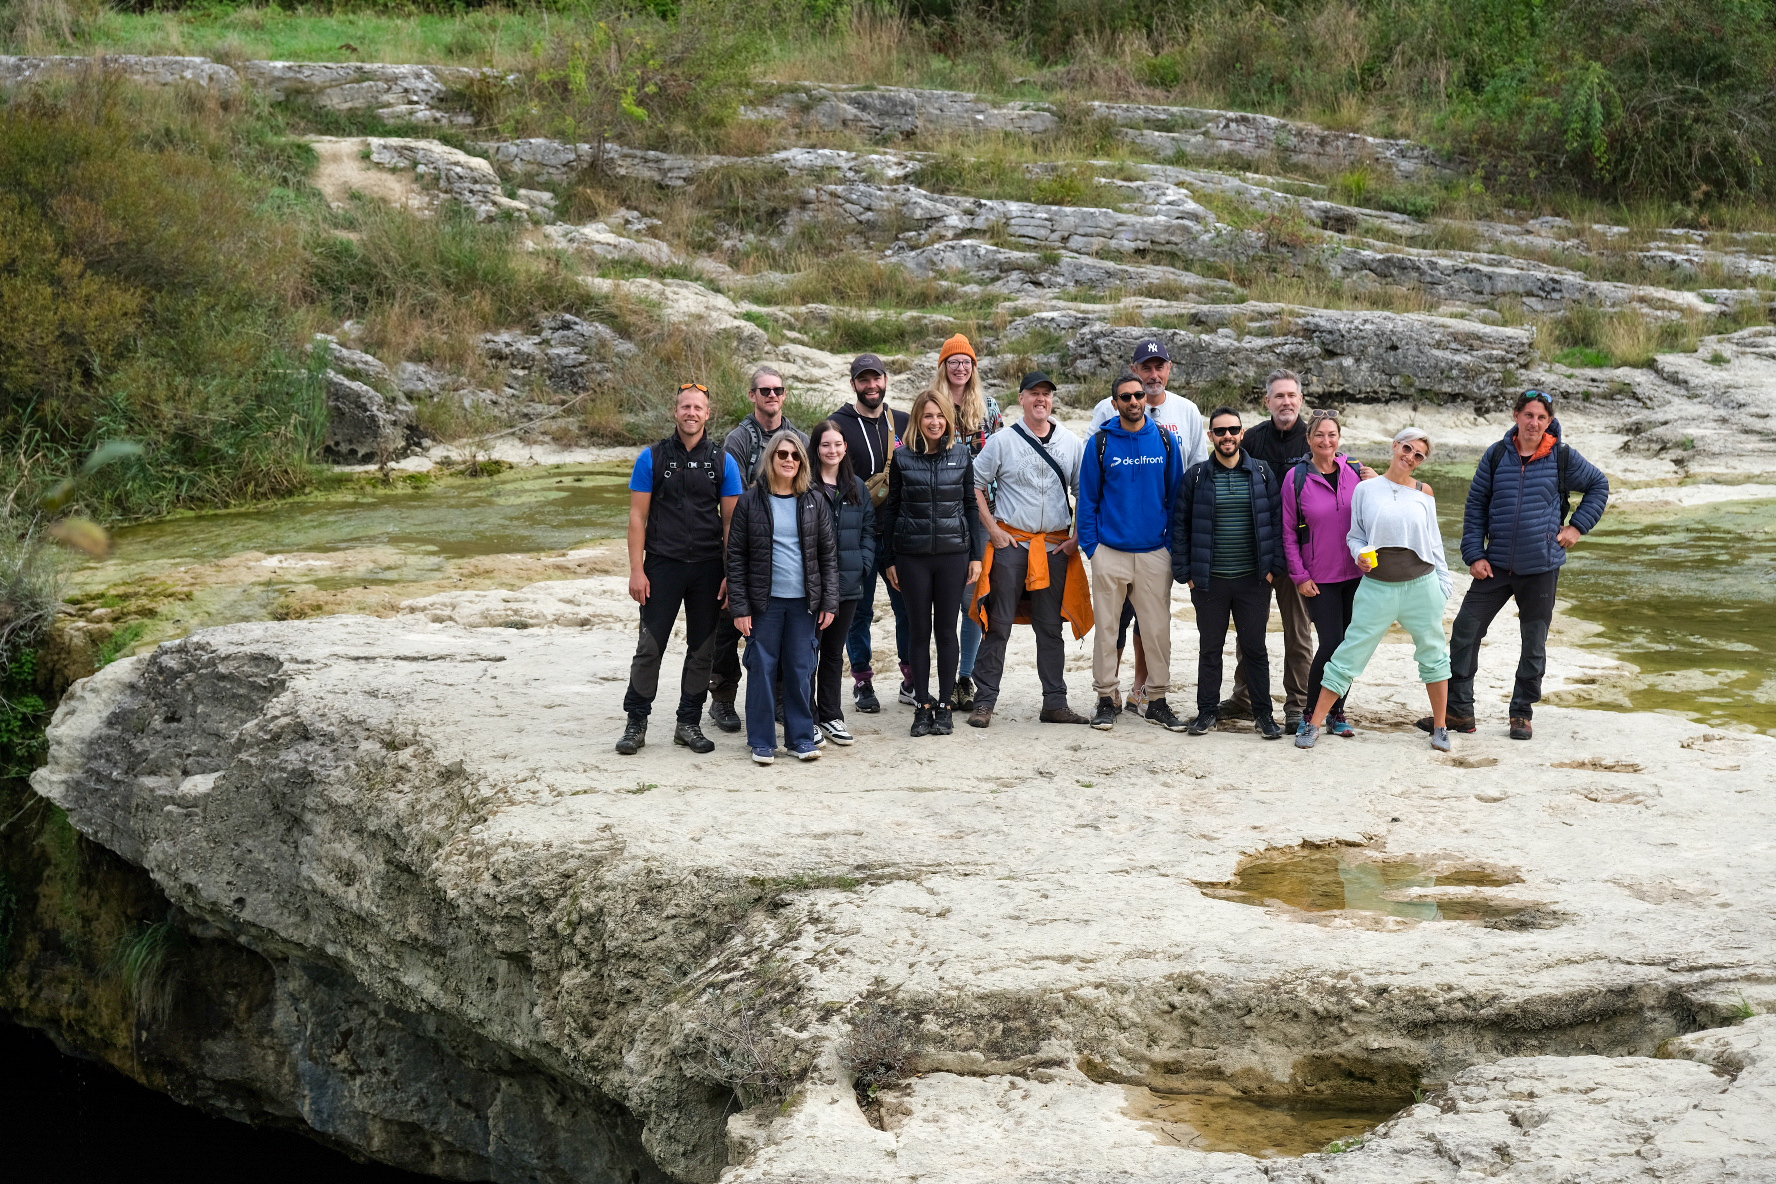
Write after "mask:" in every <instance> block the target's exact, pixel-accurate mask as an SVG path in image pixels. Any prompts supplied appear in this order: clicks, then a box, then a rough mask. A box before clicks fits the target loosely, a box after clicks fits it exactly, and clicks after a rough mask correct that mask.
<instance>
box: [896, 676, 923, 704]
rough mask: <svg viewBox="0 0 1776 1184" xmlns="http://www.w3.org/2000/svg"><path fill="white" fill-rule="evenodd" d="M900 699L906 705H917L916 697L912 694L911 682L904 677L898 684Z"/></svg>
mask: <svg viewBox="0 0 1776 1184" xmlns="http://www.w3.org/2000/svg"><path fill="white" fill-rule="evenodd" d="M900 701H901V702H902V703H905V704H906V705H907V706H908V707H917V706H918V705H919V700H918V697H917V696H916V695H914V694H913V684H912V683H910V682H907V681H906V680H905V679H902V680H901V684H900Z"/></svg>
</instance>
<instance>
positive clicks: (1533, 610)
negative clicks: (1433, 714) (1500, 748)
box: [1419, 391, 1609, 740]
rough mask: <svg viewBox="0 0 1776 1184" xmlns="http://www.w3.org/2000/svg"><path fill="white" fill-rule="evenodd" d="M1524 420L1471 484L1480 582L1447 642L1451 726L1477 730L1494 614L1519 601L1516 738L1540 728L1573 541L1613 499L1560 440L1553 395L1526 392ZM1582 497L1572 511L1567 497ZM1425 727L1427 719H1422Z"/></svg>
mask: <svg viewBox="0 0 1776 1184" xmlns="http://www.w3.org/2000/svg"><path fill="white" fill-rule="evenodd" d="M1512 411H1513V415H1514V418H1515V419H1516V420H1517V423H1516V426H1515V427H1513V428H1512V429H1511V430H1510V431H1508V432H1506V433H1505V438H1504V439H1503V440H1500V441H1499V442H1498V443H1496V444H1494V445H1493V446H1492V447H1491V448H1488V449H1487V450H1486V451H1485V453H1483V454H1482V455H1481V457H1480V463H1479V465H1478V466H1476V468H1475V470H1474V482H1473V484H1472V485H1469V486H1468V505H1467V510H1466V512H1465V514H1464V515H1463V518H1462V560H1463V562H1465V563H1466V564H1467V565H1468V572H1469V573H1470V574H1471V575H1472V576H1473V577H1474V582H1473V583H1472V584H1470V585H1469V586H1468V594H1467V595H1466V596H1465V597H1463V598H1462V606H1461V611H1460V612H1459V613H1457V614H1456V617H1455V628H1454V630H1453V631H1452V633H1451V636H1450V641H1449V666H1450V677H1449V730H1450V731H1452V732H1472V731H1474V729H1475V727H1476V726H1477V725H1476V724H1475V722H1474V675H1475V673H1476V672H1478V670H1479V668H1480V642H1481V641H1482V640H1483V639H1484V638H1485V637H1486V630H1487V627H1488V626H1490V625H1491V624H1492V619H1493V618H1494V617H1496V616H1497V615H1498V614H1499V610H1500V609H1502V608H1504V607H1505V602H1506V601H1509V600H1515V601H1516V602H1517V625H1518V629H1519V631H1520V632H1521V633H1522V635H1523V649H1522V652H1521V653H1520V654H1519V656H1518V659H1517V685H1516V687H1515V688H1514V689H1513V691H1512V693H1511V739H1513V740H1528V739H1529V738H1530V737H1531V736H1532V735H1534V725H1533V724H1532V723H1531V712H1532V710H1533V705H1534V704H1535V702H1536V701H1537V700H1538V699H1540V698H1541V697H1542V675H1543V673H1544V672H1545V671H1546V670H1547V667H1548V626H1549V625H1550V624H1552V623H1553V620H1554V596H1555V592H1556V588H1557V585H1558V584H1559V581H1560V568H1561V565H1562V564H1564V563H1565V562H1566V550H1567V548H1568V547H1571V546H1572V545H1573V544H1574V543H1576V542H1578V541H1579V539H1580V538H1581V537H1582V536H1584V535H1587V534H1590V533H1591V530H1592V528H1593V527H1595V526H1596V525H1597V522H1598V520H1599V519H1600V518H1602V517H1603V511H1604V507H1605V506H1607V505H1608V504H1609V478H1608V477H1605V476H1604V475H1603V472H1602V470H1600V469H1599V468H1598V467H1597V466H1596V465H1594V464H1592V463H1591V462H1590V461H1588V460H1586V459H1585V458H1584V457H1582V456H1580V455H1579V453H1578V450H1577V449H1575V448H1572V447H1571V446H1569V445H1567V444H1563V443H1561V440H1560V421H1559V420H1557V419H1555V418H1554V400H1553V398H1552V397H1550V396H1549V395H1547V394H1544V393H1543V392H1541V391H1525V392H1524V393H1523V396H1522V397H1521V398H1519V399H1518V400H1517V404H1516V406H1515V407H1514V408H1513V409H1512ZM1573 493H1580V494H1583V495H1584V498H1583V500H1582V501H1580V503H1579V508H1578V509H1577V510H1576V511H1574V512H1573V514H1572V520H1571V521H1570V522H1569V521H1568V520H1567V511H1568V509H1569V508H1570V506H1569V500H1568V499H1569V497H1570V495H1571V494H1573ZM1419 726H1420V727H1421V728H1422V727H1424V726H1425V721H1424V720H1420V721H1419Z"/></svg>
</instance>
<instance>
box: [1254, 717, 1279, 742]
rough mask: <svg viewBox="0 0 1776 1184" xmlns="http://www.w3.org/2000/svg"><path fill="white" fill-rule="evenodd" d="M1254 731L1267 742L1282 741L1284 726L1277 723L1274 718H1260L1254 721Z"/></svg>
mask: <svg viewBox="0 0 1776 1184" xmlns="http://www.w3.org/2000/svg"><path fill="white" fill-rule="evenodd" d="M1252 730H1253V731H1254V732H1257V733H1258V734H1259V735H1260V736H1262V737H1264V738H1265V739H1266V740H1281V739H1282V738H1283V729H1282V725H1280V724H1278V723H1277V721H1276V718H1275V717H1274V716H1269V715H1261V716H1259V717H1258V718H1257V719H1255V720H1253V721H1252Z"/></svg>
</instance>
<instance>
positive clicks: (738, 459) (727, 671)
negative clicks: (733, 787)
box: [709, 366, 808, 732]
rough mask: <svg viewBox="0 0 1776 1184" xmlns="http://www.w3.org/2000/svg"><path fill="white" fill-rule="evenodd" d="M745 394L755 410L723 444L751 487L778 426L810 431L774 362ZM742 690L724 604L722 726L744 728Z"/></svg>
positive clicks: (718, 678)
mask: <svg viewBox="0 0 1776 1184" xmlns="http://www.w3.org/2000/svg"><path fill="white" fill-rule="evenodd" d="M746 397H747V398H748V399H750V400H752V414H751V415H748V416H747V417H746V418H745V419H743V420H741V421H740V422H739V423H738V424H735V425H734V430H733V431H731V432H729V433H728V438H727V440H726V441H724V442H723V444H722V447H723V448H725V449H726V450H727V453H728V455H729V456H731V457H733V458H734V463H735V464H736V465H738V466H739V468H740V481H741V484H742V485H743V486H744V487H745V488H746V489H751V488H752V484H753V482H754V481H757V480H758V474H759V461H760V460H761V459H762V458H763V457H764V455H765V444H766V442H767V441H769V440H770V438H771V437H772V436H774V435H776V434H777V433H778V432H780V431H785V430H788V431H791V432H794V433H795V435H796V438H797V439H798V440H800V441H801V442H802V447H803V448H806V447H807V446H808V436H807V433H805V432H803V431H802V430H801V429H800V428H798V427H796V426H795V424H793V423H790V422H789V420H788V419H786V418H785V417H784V414H783V400H784V398H785V397H786V391H785V389H784V383H783V375H781V374H779V373H778V372H777V371H776V370H775V369H773V368H772V367H770V366H760V367H759V368H758V369H756V370H754V371H753V372H752V381H751V382H750V383H749V384H748V386H747V391H746ZM739 696H740V630H738V629H736V628H734V618H733V616H732V615H731V614H730V613H729V612H728V610H727V609H726V608H725V607H724V608H723V609H722V614H721V620H720V621H718V622H717V623H716V626H715V657H714V658H713V659H712V660H711V663H710V676H709V718H710V719H711V720H712V721H714V723H715V726H716V727H718V728H720V729H721V730H722V731H724V732H738V731H739V730H740V727H741V724H740V713H739V712H738V711H736V710H735V709H734V701H735V700H736V699H738V698H739Z"/></svg>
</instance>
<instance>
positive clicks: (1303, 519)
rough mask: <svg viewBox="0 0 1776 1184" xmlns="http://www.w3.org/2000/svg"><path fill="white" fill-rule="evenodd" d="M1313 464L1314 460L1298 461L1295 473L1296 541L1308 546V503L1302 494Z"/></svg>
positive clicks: (1299, 544) (1302, 545) (1300, 544)
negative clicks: (1309, 469)
mask: <svg viewBox="0 0 1776 1184" xmlns="http://www.w3.org/2000/svg"><path fill="white" fill-rule="evenodd" d="M1311 464H1313V462H1312V461H1309V460H1304V461H1297V462H1296V464H1295V472H1294V474H1293V475H1294V478H1295V543H1296V545H1297V546H1301V547H1305V546H1307V504H1306V502H1305V501H1304V500H1303V498H1302V494H1303V492H1304V491H1305V490H1306V489H1307V475H1308V474H1307V470H1308V466H1309V465H1311Z"/></svg>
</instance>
